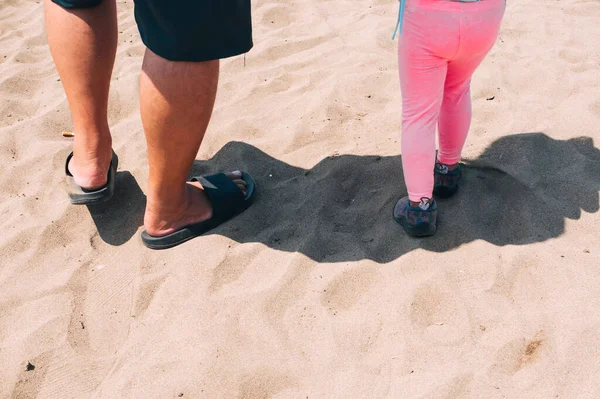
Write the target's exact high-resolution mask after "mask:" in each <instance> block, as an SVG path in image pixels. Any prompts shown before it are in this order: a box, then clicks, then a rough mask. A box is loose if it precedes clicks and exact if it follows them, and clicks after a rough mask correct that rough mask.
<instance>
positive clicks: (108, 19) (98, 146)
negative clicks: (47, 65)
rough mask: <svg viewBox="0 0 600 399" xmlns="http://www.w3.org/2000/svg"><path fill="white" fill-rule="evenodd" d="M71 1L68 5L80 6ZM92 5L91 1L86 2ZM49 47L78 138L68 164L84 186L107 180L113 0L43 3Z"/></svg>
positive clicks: (114, 42) (114, 45) (114, 31)
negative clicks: (61, 3)
mask: <svg viewBox="0 0 600 399" xmlns="http://www.w3.org/2000/svg"><path fill="white" fill-rule="evenodd" d="M73 3H77V2H68V3H65V4H63V5H66V6H67V7H71V6H73V5H74V6H77V4H73ZM83 3H87V4H86V5H89V4H90V1H87V2H83ZM45 14H46V29H47V32H48V42H49V44H50V51H51V52H52V56H53V57H54V61H55V63H56V67H57V69H58V73H59V74H60V78H61V81H62V84H63V86H64V89H65V92H66V94H67V99H68V101H69V107H70V109H71V115H72V119H73V127H74V131H75V140H74V144H73V152H74V156H73V158H72V160H71V162H70V165H69V171H70V172H71V173H72V174H73V177H74V178H75V182H76V183H77V184H78V185H79V186H81V187H84V188H97V187H101V186H103V185H104V184H106V178H107V172H108V168H109V166H110V162H111V158H112V152H111V147H112V139H111V136H110V130H109V128H108V121H107V108H108V91H109V85H110V78H111V74H112V69H113V64H114V61H115V54H116V50H117V12H116V5H115V1H114V0H105V1H104V2H101V3H100V4H99V5H96V6H94V7H89V8H64V7H62V6H60V5H58V4H56V3H54V2H52V1H51V0H46V2H45Z"/></svg>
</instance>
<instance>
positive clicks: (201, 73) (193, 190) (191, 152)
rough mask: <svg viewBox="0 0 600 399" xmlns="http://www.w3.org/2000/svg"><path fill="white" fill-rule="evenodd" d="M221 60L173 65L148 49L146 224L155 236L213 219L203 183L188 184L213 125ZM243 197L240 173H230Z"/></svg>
mask: <svg viewBox="0 0 600 399" xmlns="http://www.w3.org/2000/svg"><path fill="white" fill-rule="evenodd" d="M218 77H219V61H218V60H216V61H206V62H175V61H169V60H166V59H164V58H162V57H160V56H158V55H156V54H154V53H153V52H152V51H150V50H147V51H146V55H145V57H144V64H143V67H142V74H141V82H140V93H141V94H140V98H141V112H142V122H143V124H144V131H145V132H146V141H147V142H148V160H149V164H150V173H149V182H148V202H147V206H146V214H145V217H144V225H145V227H146V231H147V232H148V234H150V235H151V236H162V235H166V234H169V233H172V232H174V231H176V230H178V229H179V228H181V227H184V226H186V225H189V224H192V223H195V222H201V221H204V220H207V219H210V217H211V216H212V213H211V211H212V207H211V204H210V202H209V201H208V199H207V197H206V196H205V195H204V193H203V191H202V189H201V186H200V184H199V183H197V182H196V183H186V180H187V177H188V173H189V170H190V168H191V167H192V165H193V162H194V159H195V158H196V154H197V153H198V148H199V147H200V143H201V142H202V138H203V137H204V133H205V131H206V128H207V126H208V123H209V121H210V116H211V113H212V109H213V105H214V102H215V95H216V91H217V83H218ZM229 177H230V178H231V179H232V180H234V181H235V183H236V184H237V185H238V186H240V188H241V189H242V191H243V192H244V194H245V183H244V181H243V180H241V174H239V173H234V174H229Z"/></svg>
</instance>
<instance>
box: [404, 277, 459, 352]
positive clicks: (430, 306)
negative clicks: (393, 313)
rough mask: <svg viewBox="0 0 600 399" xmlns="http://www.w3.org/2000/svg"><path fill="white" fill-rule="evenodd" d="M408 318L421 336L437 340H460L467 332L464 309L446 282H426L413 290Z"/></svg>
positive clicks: (446, 343)
mask: <svg viewBox="0 0 600 399" xmlns="http://www.w3.org/2000/svg"><path fill="white" fill-rule="evenodd" d="M410 320H411V322H412V323H413V326H414V328H415V329H417V330H419V331H420V334H422V337H423V339H425V340H431V341H434V342H436V343H439V344H444V345H448V344H457V343H460V342H461V341H462V340H463V339H464V338H465V337H466V335H467V334H468V333H469V320H468V317H467V311H466V309H465V307H464V306H463V305H462V303H461V302H460V301H459V300H458V299H457V295H456V293H455V292H454V291H453V290H452V289H451V288H450V287H447V286H441V285H440V284H437V283H425V284H424V285H422V286H420V287H419V288H418V289H417V291H416V292H415V294H414V297H413V300H412V303H411V306H410Z"/></svg>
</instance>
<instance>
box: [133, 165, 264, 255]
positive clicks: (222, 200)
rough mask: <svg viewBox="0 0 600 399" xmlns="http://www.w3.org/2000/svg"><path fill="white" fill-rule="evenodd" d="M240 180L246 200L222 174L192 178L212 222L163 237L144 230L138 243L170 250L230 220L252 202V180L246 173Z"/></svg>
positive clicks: (195, 225)
mask: <svg viewBox="0 0 600 399" xmlns="http://www.w3.org/2000/svg"><path fill="white" fill-rule="evenodd" d="M242 180H244V181H245V182H246V197H244V196H243V194H242V190H240V188H239V187H238V186H237V185H236V184H235V183H234V182H233V181H232V180H231V179H230V178H229V177H228V176H227V175H226V174H224V173H218V174H216V175H211V176H202V177H194V178H193V179H192V181H197V182H200V184H202V187H204V192H205V193H206V195H207V196H208V199H209V200H210V202H211V204H212V207H213V216H212V218H210V219H208V220H206V221H204V222H200V223H195V224H191V225H189V226H186V227H183V228H182V229H180V230H177V231H176V232H174V233H171V234H167V235H166V236H163V237H153V236H151V235H150V234H148V233H147V232H146V230H144V231H142V242H143V243H144V245H145V246H147V247H148V248H150V249H167V248H172V247H174V246H177V245H179V244H183V243H184V242H186V241H188V240H191V239H192V238H196V237H199V236H201V235H203V234H204V233H206V232H208V231H210V230H212V229H214V228H215V227H217V226H219V225H221V224H223V223H225V222H226V221H228V220H230V219H233V218H234V217H235V216H237V215H239V214H240V213H242V212H244V211H245V210H246V209H248V208H249V207H250V205H252V201H254V196H255V188H256V183H255V182H254V179H253V178H252V176H250V175H249V174H248V173H246V172H242Z"/></svg>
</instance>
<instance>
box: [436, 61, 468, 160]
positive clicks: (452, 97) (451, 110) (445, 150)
mask: <svg viewBox="0 0 600 399" xmlns="http://www.w3.org/2000/svg"><path fill="white" fill-rule="evenodd" d="M477 65H478V64H477ZM477 65H475V66H474V68H477ZM474 71H475V69H472V70H471V68H469V69H466V68H458V67H457V66H456V65H453V63H452V62H451V63H450V64H449V65H448V76H447V78H446V84H445V87H444V100H443V102H442V107H441V110H440V119H439V124H438V131H439V135H440V137H439V144H440V150H439V153H438V160H439V161H440V162H441V163H443V164H445V165H454V164H456V163H458V161H460V155H461V152H462V149H463V146H464V144H465V141H466V139H467V134H468V133H469V128H470V127H471V90H470V89H471V75H472V74H473V72H474Z"/></svg>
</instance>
